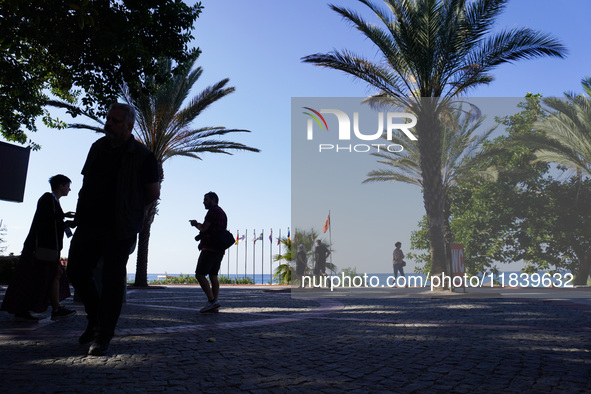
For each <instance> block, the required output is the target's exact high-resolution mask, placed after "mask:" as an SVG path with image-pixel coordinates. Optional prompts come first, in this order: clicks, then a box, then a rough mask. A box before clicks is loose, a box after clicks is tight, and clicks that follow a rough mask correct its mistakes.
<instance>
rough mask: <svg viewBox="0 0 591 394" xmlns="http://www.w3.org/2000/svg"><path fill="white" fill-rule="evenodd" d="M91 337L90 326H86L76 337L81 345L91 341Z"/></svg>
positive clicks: (92, 337)
mask: <svg viewBox="0 0 591 394" xmlns="http://www.w3.org/2000/svg"><path fill="white" fill-rule="evenodd" d="M93 339H94V330H93V329H92V328H87V329H86V331H84V332H83V333H82V335H80V338H78V343H79V344H81V345H86V344H87V343H90V342H92V340H93Z"/></svg>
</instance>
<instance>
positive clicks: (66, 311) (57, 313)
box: [51, 306, 76, 320]
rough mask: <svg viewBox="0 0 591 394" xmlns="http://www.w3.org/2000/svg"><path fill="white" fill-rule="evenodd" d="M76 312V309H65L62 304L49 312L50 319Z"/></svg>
mask: <svg viewBox="0 0 591 394" xmlns="http://www.w3.org/2000/svg"><path fill="white" fill-rule="evenodd" d="M74 314H76V311H74V310H72V309H66V308H64V307H63V306H60V307H59V308H58V309H56V310H54V311H53V312H51V320H58V319H60V318H62V317H66V316H70V315H74Z"/></svg>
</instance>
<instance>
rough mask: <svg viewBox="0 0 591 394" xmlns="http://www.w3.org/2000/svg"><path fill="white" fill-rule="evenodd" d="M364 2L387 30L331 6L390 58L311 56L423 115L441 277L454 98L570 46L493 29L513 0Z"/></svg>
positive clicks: (429, 210) (427, 192)
mask: <svg viewBox="0 0 591 394" xmlns="http://www.w3.org/2000/svg"><path fill="white" fill-rule="evenodd" d="M359 1H360V2H361V3H362V4H364V5H365V6H367V7H368V8H369V9H370V10H371V11H372V12H373V13H374V14H375V15H376V16H377V17H378V18H379V20H380V21H381V23H382V25H383V26H382V27H380V26H378V25H376V24H374V23H371V22H367V21H366V20H364V19H363V17H362V16H361V15H360V14H359V13H357V12H355V11H352V10H348V9H345V8H342V7H339V6H336V5H331V8H332V9H333V10H334V11H335V12H337V13H339V14H340V15H341V16H342V17H343V18H344V19H345V20H346V21H348V22H350V23H351V24H352V25H353V26H354V27H356V28H357V29H358V30H360V31H361V32H362V34H364V35H365V36H366V37H367V38H368V39H369V40H370V41H371V42H373V43H374V44H375V45H376V46H377V48H378V50H379V52H380V53H381V56H382V57H383V58H382V59H379V60H377V61H372V60H370V59H367V58H364V57H361V56H357V55H355V54H353V53H351V52H349V51H333V52H330V53H327V54H324V53H319V54H314V55H310V56H307V57H304V58H303V61H304V62H306V63H311V64H314V65H317V66H322V67H327V68H331V69H335V70H340V71H343V72H345V73H347V74H349V75H352V76H354V77H355V78H358V79H360V80H363V81H365V82H367V83H368V84H369V85H371V86H373V87H375V88H377V90H378V92H377V93H376V95H374V96H373V97H374V98H378V99H380V101H381V102H384V100H386V101H390V102H391V103H392V104H395V105H397V106H399V107H403V108H407V109H409V110H410V111H411V112H413V113H414V114H415V116H416V117H417V119H418V123H417V125H416V127H415V131H416V133H417V134H418V150H419V153H420V172H421V176H422V184H423V201H424V205H425V210H426V214H427V218H428V222H429V239H430V244H431V261H432V270H433V271H432V274H433V275H439V274H441V272H443V270H444V269H445V246H444V237H443V223H444V197H443V179H442V173H441V138H442V137H441V136H442V126H441V119H440V112H441V110H442V108H444V107H445V105H446V102H447V101H448V100H449V99H450V98H452V97H454V96H458V95H462V94H465V93H466V92H467V91H468V90H469V89H470V88H473V87H475V86H478V85H482V84H488V83H490V82H491V81H492V80H493V78H492V76H491V75H490V71H491V70H492V69H494V68H495V67H496V66H498V65H500V64H502V63H507V62H513V61H516V60H521V59H530V58H536V57H540V56H557V57H563V56H564V54H565V48H564V47H563V46H562V44H560V42H558V41H557V40H556V39H554V38H552V37H550V36H548V35H545V34H543V33H540V32H537V31H533V30H530V29H526V28H514V29H511V30H503V31H500V32H497V33H492V32H491V30H492V27H493V23H494V22H495V19H496V18H497V17H498V16H499V15H500V13H501V12H502V11H503V9H504V7H505V5H506V3H507V1H508V0H473V1H471V0H384V3H385V5H386V7H387V10H384V9H382V8H381V7H379V6H377V5H376V4H374V3H373V2H372V1H370V0H359Z"/></svg>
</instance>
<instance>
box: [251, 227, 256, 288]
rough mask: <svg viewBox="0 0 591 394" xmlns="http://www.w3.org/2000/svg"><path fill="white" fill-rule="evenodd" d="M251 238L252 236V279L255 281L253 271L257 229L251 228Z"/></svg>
mask: <svg viewBox="0 0 591 394" xmlns="http://www.w3.org/2000/svg"><path fill="white" fill-rule="evenodd" d="M252 238H253V243H252V281H253V282H255V283H256V279H255V276H254V272H255V265H256V264H255V261H256V260H255V250H256V247H255V245H256V243H257V231H256V230H252Z"/></svg>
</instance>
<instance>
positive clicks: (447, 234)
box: [443, 198, 453, 288]
mask: <svg viewBox="0 0 591 394" xmlns="http://www.w3.org/2000/svg"><path fill="white" fill-rule="evenodd" d="M443 217H444V222H443V239H444V242H445V272H449V274H448V275H450V276H451V275H452V273H453V270H452V261H451V259H452V255H451V243H452V242H453V233H452V232H451V225H450V223H449V218H450V217H451V206H450V203H449V198H445V200H444V205H443ZM445 285H447V283H446V284H445ZM444 288H447V286H444Z"/></svg>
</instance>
